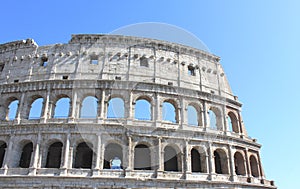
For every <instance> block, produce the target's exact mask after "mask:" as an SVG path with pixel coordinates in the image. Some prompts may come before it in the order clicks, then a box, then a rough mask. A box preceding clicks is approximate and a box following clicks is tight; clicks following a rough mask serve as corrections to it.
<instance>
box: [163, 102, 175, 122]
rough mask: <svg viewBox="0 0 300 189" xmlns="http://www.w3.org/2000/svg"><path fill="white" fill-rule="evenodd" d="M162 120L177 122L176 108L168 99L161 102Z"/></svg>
mask: <svg viewBox="0 0 300 189" xmlns="http://www.w3.org/2000/svg"><path fill="white" fill-rule="evenodd" d="M162 120H164V121H170V122H172V123H178V116H177V109H176V108H175V105H174V104H173V103H171V102H169V101H164V102H163V107H162Z"/></svg>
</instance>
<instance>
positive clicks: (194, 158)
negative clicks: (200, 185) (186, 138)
mask: <svg viewBox="0 0 300 189" xmlns="http://www.w3.org/2000/svg"><path fill="white" fill-rule="evenodd" d="M191 165H192V172H202V171H201V170H202V167H201V158H200V153H199V152H198V150H196V149H194V148H193V149H192V151H191Z"/></svg>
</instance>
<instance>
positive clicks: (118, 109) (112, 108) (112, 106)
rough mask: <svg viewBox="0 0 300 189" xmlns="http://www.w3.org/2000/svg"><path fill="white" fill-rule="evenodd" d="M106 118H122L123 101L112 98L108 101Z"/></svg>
mask: <svg viewBox="0 0 300 189" xmlns="http://www.w3.org/2000/svg"><path fill="white" fill-rule="evenodd" d="M107 118H124V101H123V99H122V98H112V99H110V100H109V101H108V108H107Z"/></svg>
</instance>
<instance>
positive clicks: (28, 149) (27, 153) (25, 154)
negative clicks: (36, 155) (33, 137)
mask: <svg viewBox="0 0 300 189" xmlns="http://www.w3.org/2000/svg"><path fill="white" fill-rule="evenodd" d="M32 151H33V144H32V142H29V143H28V144H26V145H25V146H24V147H23V149H22V154H21V158H20V162H19V166H20V167H21V168H29V166H30V161H31V155H32Z"/></svg>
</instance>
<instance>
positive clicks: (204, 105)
mask: <svg viewBox="0 0 300 189" xmlns="http://www.w3.org/2000/svg"><path fill="white" fill-rule="evenodd" d="M203 120H204V122H203V127H204V129H205V130H206V129H207V128H208V127H209V125H210V121H209V115H208V110H207V103H206V101H204V102H203Z"/></svg>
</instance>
